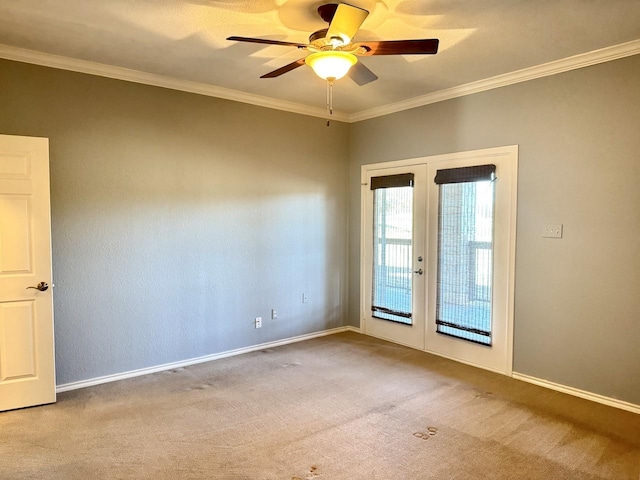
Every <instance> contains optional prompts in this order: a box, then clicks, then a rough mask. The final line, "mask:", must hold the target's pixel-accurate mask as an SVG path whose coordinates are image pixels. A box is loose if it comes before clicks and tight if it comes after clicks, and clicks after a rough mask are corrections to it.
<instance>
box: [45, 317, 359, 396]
mask: <svg viewBox="0 0 640 480" xmlns="http://www.w3.org/2000/svg"><path fill="white" fill-rule="evenodd" d="M348 331H359V329H356V327H352V326H350V325H349V326H346V327H338V328H331V329H329V330H322V331H320V332H314V333H307V334H305V335H299V336H297V337H290V338H285V339H283V340H276V341H274V342H267V343H261V344H258V345H252V346H250V347H243V348H236V349H235V350H227V351H226V352H220V353H214V354H212V355H205V356H204V357H196V358H190V359H188V360H181V361H179V362H172V363H165V364H162V365H156V366H154V367H146V368H139V369H137V370H130V371H128V372H122V373H114V374H113V375H105V376H103V377H95V378H90V379H88V380H80V381H78V382H71V383H65V384H62V385H58V386H56V393H62V392H68V391H70V390H77V389H79V388H86V387H93V386H95V385H101V384H103V383H111V382H117V381H118V380H125V379H127V378H133V377H140V376H142V375H148V374H150V373H157V372H163V371H165V370H173V369H174V368H182V367H188V366H190V365H197V364H198V363H205V362H210V361H212V360H219V359H221V358H227V357H234V356H236V355H242V354H243V353H249V352H255V351H257V350H264V349H265V348H275V347H280V346H282V345H288V344H290V343H297V342H303V341H305V340H311V339H312V338H318V337H324V336H327V335H333V334H336V333H342V332H348Z"/></svg>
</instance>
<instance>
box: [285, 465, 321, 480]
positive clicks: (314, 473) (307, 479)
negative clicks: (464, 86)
mask: <svg viewBox="0 0 640 480" xmlns="http://www.w3.org/2000/svg"><path fill="white" fill-rule="evenodd" d="M320 475H321V473H320V472H318V467H316V466H315V465H311V467H310V468H309V473H307V474H306V475H305V476H304V477H299V476H297V475H294V476H293V477H291V480H312V479H313V478H317V477H319V476H320Z"/></svg>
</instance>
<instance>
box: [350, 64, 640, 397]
mask: <svg viewBox="0 0 640 480" xmlns="http://www.w3.org/2000/svg"><path fill="white" fill-rule="evenodd" d="M639 79H640V56H634V57H629V58H626V59H622V60H617V61H614V62H610V63H606V64H601V65H597V66H592V67H589V68H584V69H580V70H575V71H572V72H567V73H563V74H560V75H556V76H552V77H546V78H542V79H537V80H534V81H530V82H526V83H520V84H517V85H512V86H509V87H503V88H500V89H496V90H492V91H488V92H483V93H480V94H475V95H470V96H467V97H462V98H457V99H453V100H449V101H446V102H441V103H437V104H433V105H427V106H424V107H421V108H416V109H413V110H409V111H405V112H400V113H397V114H393V115H388V116H385V117H381V118H376V119H371V120H368V121H363V122H359V123H357V124H355V125H352V129H351V154H350V159H351V164H350V165H351V166H350V175H351V189H350V191H351V194H350V195H351V206H350V212H351V220H350V226H349V227H350V239H351V241H350V255H349V269H350V285H349V298H350V302H349V322H350V324H351V325H358V324H359V308H360V305H359V295H358V292H359V280H360V279H359V258H360V251H359V248H360V230H359V229H360V221H359V218H360V185H359V184H360V167H361V165H363V164H367V163H376V162H384V161H389V160H398V159H404V158H414V157H421V156H428V155H436V154H441V153H450V152H457V151H465V150H475V149H481V148H489V147H496V146H501V145H513V144H518V145H519V181H518V221H517V246H516V248H517V254H516V298H515V338H514V371H516V372H519V373H523V374H527V375H531V376H534V377H538V378H542V379H546V380H550V381H553V382H557V383H560V384H564V385H569V386H573V387H576V388H579V389H583V390H587V391H590V392H595V393H599V394H602V395H606V396H610V397H614V398H619V399H622V400H626V401H629V402H632V403H635V404H640V348H639V346H638V345H639V343H638V342H639V339H640V134H639V131H640V130H639V128H640V88H638V85H639V84H638V81H639ZM545 223H563V224H564V229H565V230H564V238H563V239H561V240H556V239H545V238H542V237H541V228H542V226H543V225H544V224H545Z"/></svg>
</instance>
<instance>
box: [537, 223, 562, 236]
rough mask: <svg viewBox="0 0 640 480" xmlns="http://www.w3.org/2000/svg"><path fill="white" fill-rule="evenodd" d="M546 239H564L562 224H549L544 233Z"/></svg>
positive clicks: (546, 225)
mask: <svg viewBox="0 0 640 480" xmlns="http://www.w3.org/2000/svg"><path fill="white" fill-rule="evenodd" d="M542 236H543V237H544V238H562V224H561V223H547V224H545V226H544V230H543V232H542Z"/></svg>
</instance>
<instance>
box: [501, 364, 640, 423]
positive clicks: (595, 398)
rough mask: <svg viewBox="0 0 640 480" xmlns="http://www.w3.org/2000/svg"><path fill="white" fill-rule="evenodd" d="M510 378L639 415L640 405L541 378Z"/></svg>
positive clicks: (518, 375) (520, 376)
mask: <svg viewBox="0 0 640 480" xmlns="http://www.w3.org/2000/svg"><path fill="white" fill-rule="evenodd" d="M512 377H513V378H515V379H516V380H522V381H523V382H527V383H533V384H534V385H538V386H540V387H545V388H549V389H551V390H556V391H558V392H562V393H567V394H569V395H573V396H575V397H580V398H584V399H586V400H591V401H592V402H597V403H602V404H604V405H608V406H610V407H615V408H620V409H622V410H627V411H629V412H633V413H638V414H640V405H635V404H633V403H629V402H625V401H623V400H618V399H617V398H611V397H605V396H604V395H599V394H597V393H591V392H587V391H585V390H580V389H578V388H573V387H567V386H566V385H561V384H559V383H554V382H549V381H548V380H543V379H541V378H536V377H531V376H529V375H524V374H522V373H515V372H514V373H513V374H512Z"/></svg>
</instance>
